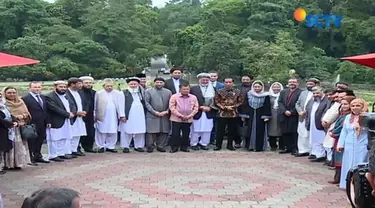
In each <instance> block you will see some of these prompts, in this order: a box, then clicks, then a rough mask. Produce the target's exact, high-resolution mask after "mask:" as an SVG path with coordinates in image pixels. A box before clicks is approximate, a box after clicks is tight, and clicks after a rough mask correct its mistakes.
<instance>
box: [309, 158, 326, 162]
mask: <svg viewBox="0 0 375 208" xmlns="http://www.w3.org/2000/svg"><path fill="white" fill-rule="evenodd" d="M325 160H326V157H320V158H316V159H312V160H310V162H324V161H325Z"/></svg>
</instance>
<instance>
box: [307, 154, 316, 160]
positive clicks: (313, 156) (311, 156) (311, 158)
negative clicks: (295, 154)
mask: <svg viewBox="0 0 375 208" xmlns="http://www.w3.org/2000/svg"><path fill="white" fill-rule="evenodd" d="M307 159H309V160H314V159H316V156H315V155H310V156H309V157H308V158H307Z"/></svg>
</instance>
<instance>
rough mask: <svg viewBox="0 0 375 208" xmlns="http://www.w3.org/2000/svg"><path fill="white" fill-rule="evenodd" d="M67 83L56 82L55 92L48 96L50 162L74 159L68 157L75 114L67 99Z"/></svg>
mask: <svg viewBox="0 0 375 208" xmlns="http://www.w3.org/2000/svg"><path fill="white" fill-rule="evenodd" d="M66 85H67V83H66V82H65V81H56V82H54V91H52V92H50V93H48V94H47V95H46V102H47V108H48V113H49V118H50V121H51V128H50V129H47V147H48V157H49V160H51V161H55V162H63V161H64V160H63V159H72V157H71V156H70V155H67V154H66V153H67V149H69V150H70V139H71V138H72V130H71V119H73V118H74V114H73V113H72V112H71V110H70V104H69V101H68V99H67V98H66V87H67V86H66Z"/></svg>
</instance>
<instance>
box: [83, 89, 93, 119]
mask: <svg viewBox="0 0 375 208" xmlns="http://www.w3.org/2000/svg"><path fill="white" fill-rule="evenodd" d="M79 93H81V94H80V95H81V99H82V100H83V101H84V102H85V106H86V107H87V115H86V117H83V120H84V121H85V122H86V123H87V122H91V123H93V122H94V102H95V94H96V91H95V90H93V89H90V90H80V91H79Z"/></svg>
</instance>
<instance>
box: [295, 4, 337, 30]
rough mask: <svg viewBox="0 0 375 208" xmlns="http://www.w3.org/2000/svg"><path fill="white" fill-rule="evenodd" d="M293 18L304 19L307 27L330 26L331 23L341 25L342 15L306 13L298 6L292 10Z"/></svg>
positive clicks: (300, 20) (301, 20) (302, 20)
mask: <svg viewBox="0 0 375 208" xmlns="http://www.w3.org/2000/svg"><path fill="white" fill-rule="evenodd" d="M294 19H295V20H296V21H298V22H304V21H306V26H307V27H317V28H330V27H331V24H333V25H334V26H335V27H340V26H341V20H342V15H328V14H307V13H306V11H305V10H304V9H302V8H298V9H296V11H294Z"/></svg>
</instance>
